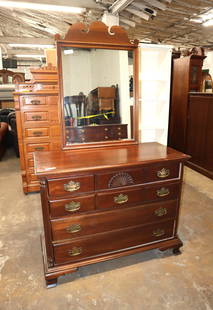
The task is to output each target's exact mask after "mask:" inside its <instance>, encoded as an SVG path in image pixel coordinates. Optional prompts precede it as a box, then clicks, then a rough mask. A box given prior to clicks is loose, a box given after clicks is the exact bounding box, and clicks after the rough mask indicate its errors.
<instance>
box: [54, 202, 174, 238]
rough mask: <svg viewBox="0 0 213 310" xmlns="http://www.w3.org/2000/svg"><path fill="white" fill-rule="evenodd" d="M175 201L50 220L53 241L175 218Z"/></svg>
mask: <svg viewBox="0 0 213 310" xmlns="http://www.w3.org/2000/svg"><path fill="white" fill-rule="evenodd" d="M176 210H177V201H175V200H173V201H166V202H163V203H153V204H147V205H144V206H137V207H131V208H125V209H124V210H112V211H106V212H97V213H96V214H94V213H92V214H87V215H79V216H74V217H69V218H63V219H57V220H52V221H51V225H52V236H53V241H59V240H64V239H73V238H76V237H80V236H86V235H92V234H96V233H103V232H107V231H111V230H116V229H121V228H126V227H131V226H136V225H145V224H148V223H151V222H157V221H159V220H162V219H163V220H166V219H171V218H175V216H176Z"/></svg>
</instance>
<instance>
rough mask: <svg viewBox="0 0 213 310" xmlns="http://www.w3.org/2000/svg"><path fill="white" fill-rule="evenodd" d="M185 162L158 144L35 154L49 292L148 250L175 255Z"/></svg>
mask: <svg viewBox="0 0 213 310" xmlns="http://www.w3.org/2000/svg"><path fill="white" fill-rule="evenodd" d="M123 153H125V157H123ZM71 157H72V160H70V158H71ZM187 158H188V157H187V156H186V155H183V154H182V153H179V152H177V151H174V150H172V149H167V147H165V146H162V145H160V144H157V143H145V144H139V145H135V146H127V147H117V148H113V149H105V150H94V151H90V152H89V153H87V154H85V152H84V151H66V152H43V153H36V154H35V161H36V174H37V175H38V177H39V179H40V181H41V199H42V208H43V217H44V228H45V230H44V231H45V233H44V237H43V238H44V239H43V251H44V264H45V277H46V281H47V285H50V286H51V285H54V284H56V282H57V277H58V276H60V275H62V274H64V273H68V272H72V271H74V270H76V268H78V267H80V266H83V265H86V264H91V263H94V262H99V261H103V260H107V259H111V258H115V257H120V256H123V255H127V254H131V253H136V252H140V251H144V250H147V249H154V248H159V249H161V250H165V249H167V248H173V249H174V250H175V251H177V250H178V249H179V247H180V246H181V245H182V243H181V241H180V239H179V238H178V236H177V225H178V216H179V215H178V214H179V203H180V190H181V182H182V172H183V162H184V161H185V160H186V159H187ZM94 159H95V164H93V165H91V163H94ZM44 240H45V242H44Z"/></svg>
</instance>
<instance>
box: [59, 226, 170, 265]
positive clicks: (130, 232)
mask: <svg viewBox="0 0 213 310" xmlns="http://www.w3.org/2000/svg"><path fill="white" fill-rule="evenodd" d="M173 231H174V221H172V220H170V221H166V222H160V223H157V224H151V225H146V226H139V227H134V228H128V229H123V230H119V231H113V232H110V233H105V234H97V235H94V236H89V237H85V238H79V239H77V240H75V241H71V242H69V243H67V244H64V245H59V244H55V245H54V254H55V264H63V263H68V262H76V261H80V260H83V259H86V258H88V257H90V258H91V257H94V256H96V257H97V256H101V255H104V254H107V253H108V254H109V253H113V252H116V251H120V250H123V249H128V248H132V247H136V246H140V245H143V244H147V243H150V242H155V241H160V240H163V239H167V238H172V237H173V234H174V232H173Z"/></svg>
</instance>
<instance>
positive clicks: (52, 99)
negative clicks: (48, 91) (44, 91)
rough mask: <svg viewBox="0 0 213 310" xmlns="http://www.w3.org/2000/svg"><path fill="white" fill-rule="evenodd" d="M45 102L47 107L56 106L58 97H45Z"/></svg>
mask: <svg viewBox="0 0 213 310" xmlns="http://www.w3.org/2000/svg"><path fill="white" fill-rule="evenodd" d="M46 100H47V104H48V105H52V104H58V96H47V97H46Z"/></svg>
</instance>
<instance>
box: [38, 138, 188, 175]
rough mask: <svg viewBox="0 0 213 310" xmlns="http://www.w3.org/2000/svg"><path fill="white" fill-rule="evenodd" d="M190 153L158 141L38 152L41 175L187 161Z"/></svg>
mask: <svg viewBox="0 0 213 310" xmlns="http://www.w3.org/2000/svg"><path fill="white" fill-rule="evenodd" d="M187 159H189V156H188V155H185V154H183V153H181V152H178V151H176V150H174V149H171V148H169V147H166V146H164V145H161V144H159V143H156V142H150V143H141V144H137V145H129V146H119V147H116V148H115V147H114V148H111V147H107V148H104V149H90V150H88V149H87V150H70V151H50V152H35V153H34V162H35V173H36V174H37V175H38V176H48V175H55V174H62V173H64V174H66V173H72V172H80V171H91V170H98V169H107V168H108V169H109V168H119V167H122V168H124V167H129V166H137V165H140V164H149V163H152V162H161V161H168V160H182V161H184V160H187Z"/></svg>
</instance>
